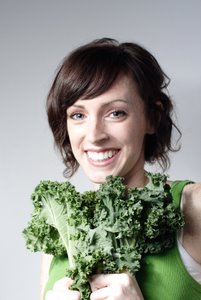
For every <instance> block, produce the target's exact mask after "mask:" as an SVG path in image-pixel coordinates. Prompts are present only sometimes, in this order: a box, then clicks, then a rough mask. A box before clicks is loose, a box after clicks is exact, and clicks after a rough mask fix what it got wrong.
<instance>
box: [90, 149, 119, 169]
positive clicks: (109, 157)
mask: <svg viewBox="0 0 201 300" xmlns="http://www.w3.org/2000/svg"><path fill="white" fill-rule="evenodd" d="M118 152H119V150H118V149H108V150H102V151H93V150H88V151H86V152H85V153H86V155H87V158H88V160H89V162H90V163H91V164H93V165H96V166H106V165H108V164H110V163H111V162H112V161H113V160H114V159H115V158H116V155H117V153H118Z"/></svg>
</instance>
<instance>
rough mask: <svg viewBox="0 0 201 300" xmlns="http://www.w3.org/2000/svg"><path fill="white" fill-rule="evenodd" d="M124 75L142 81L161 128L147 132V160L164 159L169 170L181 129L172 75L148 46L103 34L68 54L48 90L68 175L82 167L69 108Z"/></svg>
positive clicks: (147, 108) (144, 95) (53, 125)
mask: <svg viewBox="0 0 201 300" xmlns="http://www.w3.org/2000/svg"><path fill="white" fill-rule="evenodd" d="M120 74H125V75H128V76H131V77H132V78H133V80H134V81H135V82H136V83H137V87H138V91H139V94H140V96H141V98H142V99H143V101H144V104H145V112H146V116H147V118H148V119H149V121H150V123H151V124H152V126H153V127H154V128H155V133H154V134H151V135H146V137H145V153H144V156H145V161H146V162H149V163H154V162H155V161H158V162H159V164H160V165H161V166H162V167H163V169H166V168H167V166H168V165H169V158H168V151H169V150H170V151H175V150H174V149H173V147H172V145H171V135H172V129H173V127H175V128H176V129H177V130H178V128H177V127H176V125H175V124H174V122H173V120H172V109H173V107H172V101H171V99H170V97H169V96H168V93H167V90H166V89H167V86H168V84H169V81H170V80H169V78H168V77H167V76H166V75H165V73H164V72H163V70H162V69H161V67H160V66H159V64H158V62H157V61H156V59H155V58H154V57H153V55H152V54H150V53H149V52H148V51H147V50H146V49H144V48H143V47H142V46H140V45H138V44H135V43H119V42H118V41H116V40H114V39H109V38H103V39H99V40H95V41H93V42H91V43H88V44H86V45H84V46H81V47H79V48H77V49H75V50H74V51H73V52H72V53H70V55H69V56H67V57H66V58H64V60H63V63H62V64H61V66H60V68H59V70H58V72H57V75H56V77H55V79H54V82H53V84H52V87H51V89H50V91H49V94H48V98H47V114H48V121H49V125H50V127H51V129H52V132H53V136H54V140H55V145H56V146H57V147H58V149H59V151H60V153H61V155H62V158H63V162H64V164H65V166H66V170H65V172H64V175H65V176H66V177H70V176H72V175H73V174H74V173H75V171H76V170H77V168H78V166H79V165H78V162H77V161H76V159H75V157H74V155H73V152H72V149H71V145H70V141H69V137H68V132H67V126H66V109H67V108H68V107H69V106H71V105H72V104H74V103H75V102H76V101H77V100H78V99H79V98H80V97H82V98H84V97H85V98H88V99H90V98H93V97H96V96H98V95H100V94H102V93H103V92H105V91H107V90H108V89H109V88H110V87H111V85H112V84H113V83H114V81H115V79H116V78H117V76H118V75H120ZM178 132H179V134H180V131H179V130H178Z"/></svg>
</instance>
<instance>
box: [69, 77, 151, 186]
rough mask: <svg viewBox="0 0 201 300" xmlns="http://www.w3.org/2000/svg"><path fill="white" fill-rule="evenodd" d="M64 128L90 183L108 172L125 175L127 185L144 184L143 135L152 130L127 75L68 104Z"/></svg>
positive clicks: (132, 83) (97, 180)
mask: <svg viewBox="0 0 201 300" xmlns="http://www.w3.org/2000/svg"><path fill="white" fill-rule="evenodd" d="M67 130H68V135H69V139H70V144H71V147H72V151H73V154H74V156H75V159H76V161H77V162H78V163H79V165H80V166H81V167H82V168H83V170H84V171H85V173H86V174H87V176H88V177H89V178H90V180H91V181H92V182H93V183H96V184H100V183H102V182H103V181H104V180H105V179H106V177H107V176H109V175H114V176H115V175H119V176H122V177H124V180H125V183H126V184H127V185H128V186H143V185H144V184H145V183H146V176H145V174H144V171H143V170H144V138H145V135H146V134H151V133H153V129H152V128H151V126H150V125H149V121H148V120H147V119H146V118H145V112H144V103H143V101H142V100H141V98H140V96H139V95H138V92H137V88H136V85H135V84H134V82H133V80H132V79H131V78H130V77H128V76H126V75H124V76H123V75H122V76H119V77H118V78H117V79H116V81H115V82H114V84H113V85H112V86H111V87H110V88H109V90H108V91H106V92H105V93H103V94H101V95H100V96H97V97H95V98H93V99H91V100H88V101H87V100H86V99H79V100H78V101H76V102H75V104H74V105H72V106H70V107H69V108H68V109H67ZM134 175H135V176H134Z"/></svg>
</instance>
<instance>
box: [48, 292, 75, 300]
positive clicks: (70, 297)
mask: <svg viewBox="0 0 201 300" xmlns="http://www.w3.org/2000/svg"><path fill="white" fill-rule="evenodd" d="M45 300H80V293H79V292H77V291H69V290H67V291H65V292H64V291H54V290H51V291H48V292H47V294H46V297H45Z"/></svg>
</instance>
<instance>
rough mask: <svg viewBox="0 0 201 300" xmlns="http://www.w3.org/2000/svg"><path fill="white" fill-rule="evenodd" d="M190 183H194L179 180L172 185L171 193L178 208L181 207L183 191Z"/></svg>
mask: <svg viewBox="0 0 201 300" xmlns="http://www.w3.org/2000/svg"><path fill="white" fill-rule="evenodd" d="M189 183H193V182H192V181H190V180H177V181H174V182H173V183H172V185H171V193H172V196H173V202H174V204H175V206H176V207H180V202H181V195H182V192H183V189H184V187H185V186H186V185H187V184H189Z"/></svg>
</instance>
